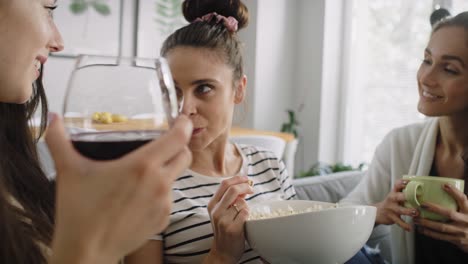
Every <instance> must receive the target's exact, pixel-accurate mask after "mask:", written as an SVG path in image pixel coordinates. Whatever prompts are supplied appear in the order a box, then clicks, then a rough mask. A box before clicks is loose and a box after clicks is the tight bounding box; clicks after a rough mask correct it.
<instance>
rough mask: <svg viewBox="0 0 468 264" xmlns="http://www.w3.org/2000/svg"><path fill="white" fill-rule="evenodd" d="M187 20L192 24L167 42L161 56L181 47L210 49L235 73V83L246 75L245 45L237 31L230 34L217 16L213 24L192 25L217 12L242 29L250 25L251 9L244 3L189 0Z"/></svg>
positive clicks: (203, 22)
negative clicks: (243, 52)
mask: <svg viewBox="0 0 468 264" xmlns="http://www.w3.org/2000/svg"><path fill="white" fill-rule="evenodd" d="M182 12H183V14H184V17H185V19H186V20H187V21H188V22H190V24H188V25H187V26H185V27H182V28H180V29H178V30H176V31H175V32H174V33H173V34H172V35H170V36H169V37H168V38H167V39H166V40H165V41H164V44H163V46H162V48H161V56H163V57H164V56H166V55H167V53H168V52H169V51H171V50H172V49H174V48H176V47H178V46H188V47H199V48H207V49H210V50H213V51H215V52H217V53H218V54H219V55H220V56H221V58H223V59H224V61H225V62H226V64H227V65H229V66H231V67H232V68H233V70H234V80H239V79H240V78H241V77H242V75H243V71H244V70H243V59H242V43H241V42H240V40H239V38H238V36H237V33H236V32H230V31H229V30H228V29H227V28H226V27H225V26H224V24H223V23H218V21H217V20H216V18H215V17H213V19H211V21H199V22H195V23H192V22H193V21H194V20H196V19H197V18H199V17H202V16H204V15H206V14H209V13H212V12H216V13H217V14H219V15H223V16H225V17H230V16H232V17H234V18H235V19H236V20H237V21H238V28H239V29H242V28H244V27H246V26H247V24H248V22H249V12H248V9H247V7H246V6H245V5H244V4H243V3H242V2H241V1H240V0H185V1H184V3H183V4H182Z"/></svg>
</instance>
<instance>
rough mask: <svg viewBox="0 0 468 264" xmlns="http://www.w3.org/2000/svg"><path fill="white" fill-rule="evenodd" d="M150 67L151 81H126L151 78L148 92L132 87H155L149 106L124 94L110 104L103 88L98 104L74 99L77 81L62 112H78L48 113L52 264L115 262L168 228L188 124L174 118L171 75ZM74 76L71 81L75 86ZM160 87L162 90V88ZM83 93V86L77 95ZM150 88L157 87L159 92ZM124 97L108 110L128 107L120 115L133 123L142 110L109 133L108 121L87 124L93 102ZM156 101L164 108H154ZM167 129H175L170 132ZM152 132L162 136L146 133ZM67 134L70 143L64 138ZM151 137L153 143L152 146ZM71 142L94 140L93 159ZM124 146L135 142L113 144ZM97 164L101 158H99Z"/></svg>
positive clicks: (187, 157)
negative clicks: (53, 190)
mask: <svg viewBox="0 0 468 264" xmlns="http://www.w3.org/2000/svg"><path fill="white" fill-rule="evenodd" d="M90 68H91V66H90ZM148 69H151V72H152V74H153V76H156V77H154V78H144V76H143V75H144V74H142V75H140V76H136V77H135V76H134V77H135V78H140V79H137V81H134V82H128V83H133V84H136V83H138V80H143V79H144V80H146V81H151V83H152V84H151V85H152V86H150V87H153V88H149V87H148V86H145V87H143V88H141V87H142V86H136V87H140V88H141V89H140V88H134V93H135V94H137V93H139V91H142V90H144V89H153V90H152V91H151V92H150V93H153V95H151V96H153V97H152V98H150V100H149V101H150V102H152V103H148V104H146V103H145V101H142V102H141V104H142V105H141V107H139V106H135V104H134V103H135V102H132V101H131V100H134V99H132V96H131V95H129V94H125V92H123V93H121V94H117V93H116V94H114V95H109V96H108V97H109V99H110V101H107V100H106V99H105V98H104V99H100V97H101V96H102V95H103V94H105V93H109V92H112V89H108V88H109V86H93V87H94V89H97V90H96V94H101V95H96V98H95V99H96V100H85V101H80V100H79V99H78V98H76V99H75V98H74V96H76V94H75V93H74V92H73V91H71V90H70V88H71V89H75V88H76V89H78V88H77V87H83V86H81V85H78V86H77V85H76V84H78V83H80V82H75V84H74V85H71V86H70V87H69V90H68V92H67V93H68V99H67V101H66V104H65V110H66V109H71V106H74V107H76V108H73V109H75V113H76V115H74V116H73V117H67V114H69V113H70V112H68V111H65V112H64V113H65V117H64V121H65V122H63V121H62V119H61V118H59V117H58V116H56V115H51V116H50V119H51V120H52V121H51V122H50V124H49V127H48V131H47V134H46V142H47V144H48V147H49V150H50V152H51V155H52V157H53V159H54V161H55V167H56V171H57V197H56V201H57V204H56V226H55V232H54V238H53V242H52V251H53V252H55V254H53V255H52V257H51V263H71V264H73V263H117V261H118V260H119V259H120V258H122V257H123V256H124V255H126V254H128V253H130V252H131V251H133V250H135V249H136V248H138V247H139V246H141V245H142V244H143V243H144V242H145V241H146V240H147V238H148V237H150V236H151V235H153V234H156V233H158V232H160V231H161V230H163V229H164V228H165V227H166V225H167V222H168V217H169V212H170V206H171V204H172V198H171V190H172V187H171V186H172V182H173V181H174V179H175V178H176V177H177V176H178V175H180V173H182V171H183V170H184V169H186V168H187V167H188V166H189V164H190V162H191V153H190V151H189V150H188V148H187V144H188V141H189V140H190V136H191V134H192V129H193V127H192V124H191V122H190V120H189V119H188V118H186V117H185V116H180V117H176V116H177V107H175V108H174V107H173V106H177V101H169V98H170V97H174V96H175V93H173V90H172V89H173V87H172V88H171V81H172V80H171V79H170V75H169V77H167V76H166V77H167V79H164V78H166V77H164V76H162V75H161V72H159V73H156V72H155V71H154V68H151V67H149V68H148ZM138 71H139V70H138ZM93 72H94V73H96V71H93ZM97 72H99V71H97ZM143 72H146V71H143ZM148 72H150V71H148ZM101 73H102V72H101ZM149 75H151V74H148V75H146V76H149ZM77 76H78V75H76V71H75V73H74V75H73V78H78V79H81V78H82V77H77ZM83 76H85V75H83ZM86 76H88V77H89V74H88V75H86ZM142 76H143V77H142ZM103 77H104V76H103ZM106 77H107V78H108V77H109V76H106ZM73 78H72V80H71V82H70V84H73V82H74V81H77V79H75V80H73ZM81 80H83V79H81ZM120 81H122V80H120ZM146 81H145V82H146ZM155 81H156V83H155ZM163 82H166V83H165V84H164V83H163ZM141 83H144V82H141ZM141 83H140V84H141ZM88 84H90V83H88ZM90 85H91V84H90ZM116 85H117V84H116ZM160 86H164V87H162V89H161V87H160ZM93 87H92V88H93ZM112 87H113V86H111V88H112ZM88 88H89V87H83V90H86V89H88ZM114 88H115V87H114ZM154 88H159V91H160V93H158V91H154ZM99 89H102V90H103V91H101V90H99ZM164 89H167V91H165V90H164ZM141 93H144V94H146V93H145V92H141ZM158 95H160V97H158ZM122 96H127V97H124V98H123V99H124V101H126V102H127V103H126V104H125V105H121V104H119V105H118V106H119V107H116V108H112V109H110V110H111V111H120V109H123V110H125V109H126V112H125V111H123V112H121V113H120V114H121V115H129V119H128V120H131V114H132V113H136V110H135V109H138V111H148V112H147V113H145V114H144V115H143V119H140V118H135V119H134V120H135V121H134V122H129V123H127V124H126V125H124V124H125V123H120V124H118V125H117V126H115V127H114V128H112V127H110V126H106V125H109V124H112V123H100V122H93V120H92V118H93V117H92V115H89V116H88V115H87V114H88V113H91V112H94V111H97V109H98V108H97V106H98V105H96V104H94V103H95V102H98V101H102V102H103V103H102V105H103V106H105V107H109V106H110V104H107V103H109V102H111V101H112V98H114V100H115V102H117V104H118V101H119V99H118V98H120V97H122ZM164 97H165V98H166V99H163V98H164ZM116 98H117V99H116ZM157 98H159V99H160V100H159V101H158V100H156V99H157ZM173 99H174V98H173ZM176 100H177V99H176ZM74 102H79V103H76V104H75V103H74ZM146 102H147V101H146ZM174 102H175V103H174ZM159 103H162V105H159V106H158V105H157V104H159ZM158 107H159V108H158ZM132 109H133V110H132ZM155 109H156V110H155ZM158 109H159V110H158ZM172 110H174V111H172ZM165 112H167V113H168V115H167V116H168V117H166V115H165ZM135 116H136V114H135ZM169 124H173V126H172V128H169ZM65 126H67V129H68V132H67V130H66V128H65ZM158 129H159V130H158ZM151 131H164V133H163V134H161V135H160V134H159V133H147V132H151ZM114 132H117V133H114ZM67 133H68V136H69V137H70V138H71V140H72V141H70V139H69V138H67ZM149 135H151V137H149ZM75 136H76V137H75ZM153 136H157V137H159V138H158V139H157V140H153V141H151V139H153V138H152V137H153ZM76 138H78V139H83V138H84V139H86V140H88V141H87V142H88V143H90V144H92V143H93V142H97V147H93V148H94V149H95V150H96V151H97V152H98V153H97V155H95V153H93V151H92V149H89V148H85V150H83V148H81V147H80V146H79V145H78V146H77V142H76V141H75V142H73V140H74V139H76ZM128 141H130V142H135V141H137V142H139V143H141V144H134V145H132V146H131V147H128V146H126V147H119V146H118V145H119V144H124V143H125V144H126V142H127V143H128ZM112 142H114V143H115V142H117V143H115V144H114V143H112ZM119 142H123V143H119ZM101 143H105V144H101ZM125 144H124V145H125ZM115 145H117V148H116V147H115ZM127 145H128V144H127ZM135 148H138V149H135ZM122 149H123V150H122ZM114 151H117V153H118V156H116V155H115V152H114ZM82 154H84V155H85V156H83V155H82ZM103 159H105V160H106V161H101V160H103ZM70 227H72V228H70Z"/></svg>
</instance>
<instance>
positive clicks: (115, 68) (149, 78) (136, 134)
mask: <svg viewBox="0 0 468 264" xmlns="http://www.w3.org/2000/svg"><path fill="white" fill-rule="evenodd" d="M178 112H179V106H178V98H177V94H176V91H175V87H174V82H173V79H172V75H171V72H170V69H169V67H168V65H167V62H166V61H165V59H163V58H159V59H142V58H122V57H108V56H90V55H83V56H80V57H78V59H77V62H76V64H75V68H74V70H73V72H72V76H71V78H70V80H69V82H68V87H67V92H66V96H65V102H64V106H63V117H64V122H65V126H66V128H67V131H68V133H69V136H70V139H71V141H72V143H73V145H74V146H75V148H76V149H77V150H78V151H79V152H80V153H81V154H83V155H84V156H87V157H89V158H92V159H96V160H110V159H116V158H119V157H121V156H123V155H125V154H126V153H128V152H130V151H132V150H134V149H136V148H138V147H140V146H141V145H143V144H145V143H147V142H149V141H151V140H152V139H155V138H158V137H159V136H160V135H161V134H163V133H164V132H165V131H167V130H168V129H169V127H170V126H171V125H172V123H173V121H174V119H175V118H176V117H177V115H178Z"/></svg>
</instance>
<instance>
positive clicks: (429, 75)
mask: <svg viewBox="0 0 468 264" xmlns="http://www.w3.org/2000/svg"><path fill="white" fill-rule="evenodd" d="M419 82H420V83H422V84H423V85H426V86H434V85H435V84H436V83H437V76H436V71H435V67H433V66H429V67H425V68H424V69H421V70H420V74H419Z"/></svg>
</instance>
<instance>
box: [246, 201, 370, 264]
mask: <svg viewBox="0 0 468 264" xmlns="http://www.w3.org/2000/svg"><path fill="white" fill-rule="evenodd" d="M376 211H377V210H376V208H375V207H373V206H339V205H337V204H334V203H326V202H318V201H303V200H290V201H269V202H262V203H258V204H254V205H252V206H251V207H250V216H249V220H247V222H246V226H245V228H246V236H247V241H248V242H249V244H250V246H251V247H252V248H253V249H254V250H255V251H257V252H258V253H259V254H260V256H262V258H263V259H265V260H266V261H268V262H269V263H312V262H313V263H326V264H331V263H344V262H346V261H347V260H349V259H350V258H351V257H353V256H354V255H355V254H356V253H357V252H358V251H359V250H360V249H361V248H362V247H363V246H364V244H365V243H366V241H367V240H368V239H369V236H370V234H371V232H372V229H373V227H374V222H375V216H376Z"/></svg>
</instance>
